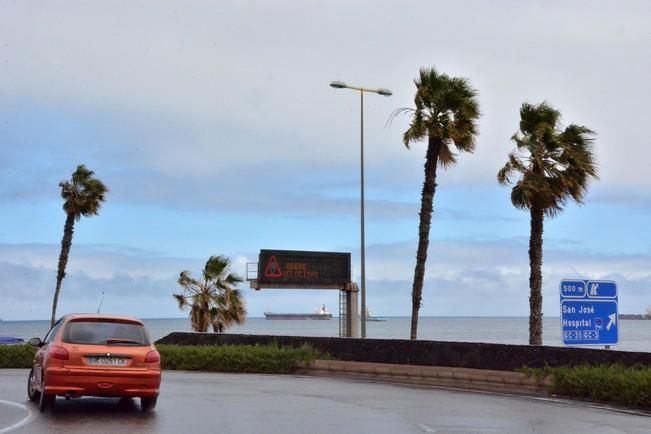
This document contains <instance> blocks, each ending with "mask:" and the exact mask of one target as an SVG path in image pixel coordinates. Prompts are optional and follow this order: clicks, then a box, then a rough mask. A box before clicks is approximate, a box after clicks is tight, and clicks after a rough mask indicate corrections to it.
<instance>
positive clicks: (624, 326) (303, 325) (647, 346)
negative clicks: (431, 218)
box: [0, 317, 651, 352]
mask: <svg viewBox="0 0 651 434" xmlns="http://www.w3.org/2000/svg"><path fill="white" fill-rule="evenodd" d="M144 322H145V324H146V326H147V329H148V330H149V333H150V334H151V337H152V338H153V339H154V340H157V339H160V338H162V337H163V336H166V335H167V334H169V333H172V332H175V331H181V332H190V331H192V327H191V326H190V320H189V319H188V318H155V319H144ZM410 323H411V320H410V318H408V317H388V318H386V321H369V322H367V323H366V335H367V337H369V338H377V339H408V338H409V328H410ZM618 326H619V327H620V329H619V344H618V345H616V346H611V348H612V349H613V350H621V351H644V352H651V321H649V320H621V319H620V320H619V322H618ZM48 329H49V321H4V322H0V335H2V336H13V337H20V338H23V339H25V340H27V339H29V338H32V337H41V338H42V337H43V336H45V333H47V331H48ZM227 333H239V334H254V335H276V336H283V335H285V336H338V335H339V320H338V318H336V317H334V318H332V319H331V320H298V321H292V320H266V319H264V318H248V319H247V321H246V323H245V324H244V325H241V326H235V327H232V328H230V329H228V330H227ZM418 339H419V340H434V341H452V342H486V343H499V344H521V345H526V344H527V343H528V340H529V319H528V318H523V317H421V318H420V319H419V322H418ZM543 344H544V345H550V346H562V343H561V331H560V320H559V318H554V317H548V318H545V320H544V321H543Z"/></svg>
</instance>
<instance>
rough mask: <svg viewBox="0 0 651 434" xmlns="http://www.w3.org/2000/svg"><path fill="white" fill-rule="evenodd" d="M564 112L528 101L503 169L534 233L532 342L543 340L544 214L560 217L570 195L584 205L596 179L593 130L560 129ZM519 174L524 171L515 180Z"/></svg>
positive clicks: (504, 178) (502, 176)
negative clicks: (512, 147) (528, 218)
mask: <svg viewBox="0 0 651 434" xmlns="http://www.w3.org/2000/svg"><path fill="white" fill-rule="evenodd" d="M560 118H561V114H560V112H559V111H558V110H556V109H554V108H553V107H551V106H550V105H548V104H547V103H546V102H543V103H542V104H539V105H531V104H527V103H524V104H522V107H521V108H520V131H519V132H517V133H516V134H514V135H513V137H512V138H511V140H513V141H514V142H515V145H516V150H515V151H514V152H511V153H510V154H509V159H508V161H507V162H506V164H505V165H504V167H503V168H502V169H501V170H500V171H499V172H498V174H497V180H498V182H499V183H500V184H502V185H507V184H513V189H512V190H511V202H512V203H513V206H515V207H516V208H520V209H528V210H529V213H530V215H531V233H530V237H529V266H530V274H529V288H530V291H531V292H530V296H529V344H530V345H541V344H542V292H541V288H542V243H543V240H542V235H543V222H544V218H545V217H555V216H556V215H558V214H559V213H560V212H561V211H562V210H563V207H564V206H565V205H566V204H567V202H568V201H569V200H570V199H574V200H575V201H576V202H578V203H582V201H583V198H584V196H585V194H586V193H587V190H588V182H589V180H590V178H595V179H596V178H597V165H596V163H595V161H594V156H593V152H592V142H593V139H592V136H593V135H594V132H593V131H591V130H589V129H588V128H586V127H584V126H579V125H575V124H571V125H569V126H568V127H567V128H565V129H564V130H562V131H561V127H560ZM514 173H518V174H519V175H520V179H519V180H518V181H517V182H516V183H512V182H511V176H512V175H513V174H514Z"/></svg>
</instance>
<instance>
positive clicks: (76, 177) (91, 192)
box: [50, 164, 108, 325]
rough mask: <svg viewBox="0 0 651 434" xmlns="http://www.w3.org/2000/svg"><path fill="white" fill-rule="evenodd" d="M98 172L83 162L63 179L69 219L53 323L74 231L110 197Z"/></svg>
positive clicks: (54, 301) (55, 294)
mask: <svg viewBox="0 0 651 434" xmlns="http://www.w3.org/2000/svg"><path fill="white" fill-rule="evenodd" d="M93 175H94V172H93V171H92V170H88V169H87V168H86V166H84V165H83V164H81V165H79V166H77V170H75V171H74V173H73V174H72V179H70V180H69V181H68V180H66V181H61V182H60V183H59V187H61V197H62V198H63V200H64V202H63V210H64V211H65V212H66V223H65V225H64V227H63V239H62V240H61V253H60V254H59V266H58V271H57V286H56V289H55V290H54V300H53V301H52V319H51V321H50V323H51V324H50V325H54V321H55V319H56V311H57V304H58V303H59V292H60V291H61V283H62V282H63V278H64V277H65V276H66V265H67V264H68V255H69V254H70V246H71V245H72V235H73V232H74V227H75V222H76V221H78V220H79V219H80V218H81V216H84V217H91V216H94V215H97V214H99V209H100V208H101V206H102V202H104V200H105V199H106V193H107V192H108V188H106V186H105V185H104V184H103V183H102V181H100V180H99V179H97V178H94V177H93Z"/></svg>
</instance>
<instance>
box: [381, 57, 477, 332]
mask: <svg viewBox="0 0 651 434" xmlns="http://www.w3.org/2000/svg"><path fill="white" fill-rule="evenodd" d="M415 84H416V96H415V98H414V103H415V105H416V108H415V109H411V108H403V109H399V110H396V111H395V112H394V113H393V117H395V116H396V115H398V114H402V113H408V114H410V115H411V123H410V125H409V128H408V129H407V131H405V133H404V136H403V142H404V144H405V146H406V147H407V148H409V144H410V143H413V142H419V141H422V140H425V139H427V153H426V156H425V180H424V181H423V191H422V196H421V205H420V223H419V226H418V251H417V253H416V267H415V270H414V283H413V287H412V313H411V334H410V337H411V339H416V336H417V330H418V311H419V309H420V306H421V300H422V293H423V281H424V278H425V262H426V261H427V248H428V246H429V231H430V225H431V221H432V211H433V206H434V193H435V191H436V169H437V167H438V166H441V167H443V168H447V167H449V166H452V165H454V163H456V161H457V159H456V154H455V152H454V151H453V147H454V148H455V149H456V150H457V151H459V152H473V151H474V150H475V137H476V136H477V123H476V122H477V119H478V118H479V103H478V102H477V91H476V90H475V89H473V88H472V87H471V86H470V84H469V82H468V80H467V79H465V78H456V77H449V76H448V75H446V74H440V73H438V72H437V71H436V70H435V69H434V68H431V69H425V68H423V69H421V70H420V76H419V77H418V78H417V79H416V80H415Z"/></svg>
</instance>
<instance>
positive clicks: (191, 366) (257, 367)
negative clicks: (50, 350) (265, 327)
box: [0, 345, 318, 374]
mask: <svg viewBox="0 0 651 434" xmlns="http://www.w3.org/2000/svg"><path fill="white" fill-rule="evenodd" d="M156 347H157V348H158V351H159V352H160V354H161V362H162V367H163V369H180V370H187V371H212V372H256V373H268V374H288V373H291V372H294V371H296V369H298V368H299V367H301V366H305V365H309V364H310V363H312V362H313V361H314V360H315V359H316V357H317V354H318V353H317V352H316V351H315V350H314V349H312V347H309V346H307V345H305V346H302V347H300V348H289V347H280V346H276V345H259V346H258V345H255V346H253V345H222V346H181V345H157V346H156ZM35 352H36V348H35V347H33V346H31V345H0V368H31V367H32V361H33V360H34V353H35Z"/></svg>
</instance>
